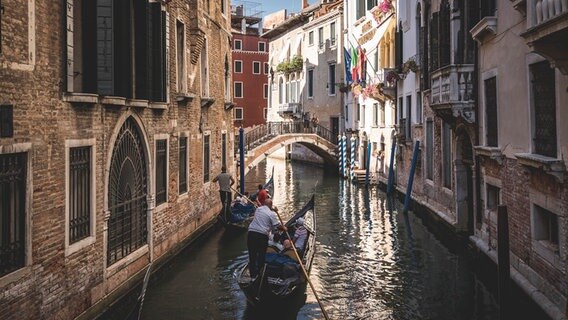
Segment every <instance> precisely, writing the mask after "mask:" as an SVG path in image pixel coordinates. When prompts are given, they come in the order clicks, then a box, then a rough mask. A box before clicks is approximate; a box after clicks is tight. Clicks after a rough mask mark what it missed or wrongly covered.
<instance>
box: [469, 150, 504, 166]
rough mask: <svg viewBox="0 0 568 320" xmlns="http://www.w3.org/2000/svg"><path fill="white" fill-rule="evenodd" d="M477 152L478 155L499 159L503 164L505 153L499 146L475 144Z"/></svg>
mask: <svg viewBox="0 0 568 320" xmlns="http://www.w3.org/2000/svg"><path fill="white" fill-rule="evenodd" d="M473 149H474V150H475V154H477V155H478V156H483V157H487V158H489V159H492V160H495V161H497V162H498V163H499V164H500V165H502V164H503V159H504V156H503V153H502V152H501V148H499V147H487V146H475V147H473Z"/></svg>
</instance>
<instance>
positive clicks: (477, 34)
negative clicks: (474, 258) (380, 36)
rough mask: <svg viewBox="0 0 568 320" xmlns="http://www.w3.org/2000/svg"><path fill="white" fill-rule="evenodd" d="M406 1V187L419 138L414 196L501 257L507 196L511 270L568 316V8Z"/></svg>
mask: <svg viewBox="0 0 568 320" xmlns="http://www.w3.org/2000/svg"><path fill="white" fill-rule="evenodd" d="M397 10H398V12H400V15H399V16H398V17H397V19H398V22H397V24H398V32H397V36H396V41H397V44H396V47H397V54H396V56H397V62H396V64H397V67H398V68H399V69H398V70H399V72H401V73H406V74H407V76H406V78H405V79H401V80H400V81H398V86H397V91H398V101H397V102H398V103H397V118H398V128H397V131H398V132H397V142H398V145H397V158H396V169H397V170H396V173H397V174H396V178H397V180H396V183H397V188H398V190H399V191H400V192H403V193H404V192H406V187H407V183H408V179H409V174H410V166H411V159H412V152H413V148H412V146H413V145H414V143H415V142H416V141H419V142H420V151H421V152H420V154H419V155H420V159H419V161H418V166H417V170H416V173H415V175H414V189H413V191H412V197H413V199H414V200H415V201H416V202H418V203H420V204H421V205H423V206H425V207H427V208H428V209H430V210H431V211H432V212H434V213H435V214H436V215H438V216H439V217H441V218H442V219H443V221H445V222H446V224H447V225H448V226H450V227H451V228H453V229H454V230H456V231H458V232H462V233H463V234H465V235H467V236H468V237H469V239H470V240H471V241H472V243H474V244H475V245H476V247H477V248H479V249H480V250H481V251H483V252H485V253H486V254H487V255H488V256H489V257H490V258H491V259H493V260H494V261H495V262H497V252H498V249H499V248H497V240H498V231H499V230H498V227H497V208H498V206H499V205H504V206H506V207H507V210H508V215H509V230H510V232H509V233H510V241H509V245H510V256H511V278H512V279H513V280H514V281H515V282H516V283H517V285H519V287H521V288H522V289H523V290H524V291H525V292H527V294H529V295H530V296H531V297H532V298H533V299H534V300H535V301H536V302H537V303H538V304H539V305H540V306H541V307H542V308H543V309H544V310H545V311H546V312H547V313H548V314H549V315H550V317H551V318H553V319H566V316H567V314H568V310H567V306H568V303H567V297H568V282H567V279H568V277H567V276H566V272H567V267H568V264H567V256H568V251H567V246H568V233H567V231H566V230H568V227H567V223H568V219H567V213H568V180H567V178H566V177H567V175H566V164H565V159H566V154H567V152H568V149H567V145H568V131H567V130H566V128H565V126H562V125H561V123H562V121H561V120H562V119H566V118H567V117H568V115H567V114H566V108H563V106H566V105H567V104H568V94H567V93H566V90H565V89H566V86H567V84H568V78H567V76H566V74H567V70H568V69H567V67H566V60H565V59H564V58H562V57H566V55H567V54H568V52H567V51H566V47H565V46H562V45H559V43H560V42H561V40H559V39H565V38H566V36H567V34H568V7H566V6H563V5H561V3H560V2H559V1H518V2H514V1H513V2H511V1H506V0H493V1H480V0H471V1H462V2H459V1H458V2H456V1H448V0H442V1H417V2H416V3H412V2H411V1H408V2H405V3H402V2H400V3H398V7H397ZM413 57H414V62H415V63H416V64H417V68H416V69H415V70H410V71H411V72H409V70H408V66H409V61H410V60H411V59H412V58H413ZM403 78H404V77H403ZM422 104H423V108H422Z"/></svg>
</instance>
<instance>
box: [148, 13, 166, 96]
mask: <svg viewBox="0 0 568 320" xmlns="http://www.w3.org/2000/svg"><path fill="white" fill-rule="evenodd" d="M165 20H166V13H165V12H163V11H162V5H161V4H160V3H150V19H149V24H150V30H151V32H150V36H151V41H150V65H151V71H150V73H151V78H150V84H151V86H150V88H151V89H150V91H151V97H150V98H151V100H154V101H166V90H165V89H166V57H165V56H166V39H165V34H166V21H165Z"/></svg>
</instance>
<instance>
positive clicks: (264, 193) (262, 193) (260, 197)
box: [256, 184, 270, 207]
mask: <svg viewBox="0 0 568 320" xmlns="http://www.w3.org/2000/svg"><path fill="white" fill-rule="evenodd" d="M269 197H270V194H268V190H266V189H264V187H263V186H262V184H259V185H258V193H257V195H256V204H257V206H259V207H261V206H262V205H264V201H266V199H268V198H269Z"/></svg>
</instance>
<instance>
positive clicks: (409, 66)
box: [402, 57, 419, 73]
mask: <svg viewBox="0 0 568 320" xmlns="http://www.w3.org/2000/svg"><path fill="white" fill-rule="evenodd" d="M418 69H419V68H418V64H417V63H416V61H415V60H414V57H412V58H408V60H406V62H405V63H403V64H402V72H403V73H408V72H409V71H412V72H414V73H416V71H418Z"/></svg>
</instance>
